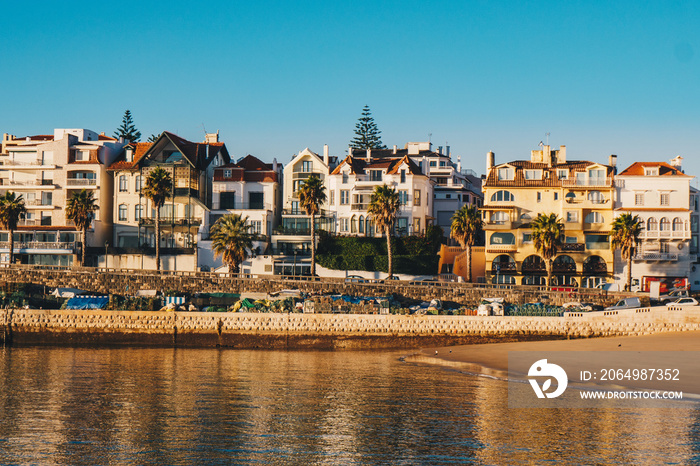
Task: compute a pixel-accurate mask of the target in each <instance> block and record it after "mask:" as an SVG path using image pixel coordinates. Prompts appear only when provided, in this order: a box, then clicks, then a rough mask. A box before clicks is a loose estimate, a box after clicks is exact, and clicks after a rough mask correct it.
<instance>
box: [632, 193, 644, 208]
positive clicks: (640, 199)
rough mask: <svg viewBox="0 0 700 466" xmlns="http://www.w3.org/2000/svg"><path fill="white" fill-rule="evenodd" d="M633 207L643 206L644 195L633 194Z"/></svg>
mask: <svg viewBox="0 0 700 466" xmlns="http://www.w3.org/2000/svg"><path fill="white" fill-rule="evenodd" d="M634 205H644V193H635V195H634Z"/></svg>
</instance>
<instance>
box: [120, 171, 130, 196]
mask: <svg viewBox="0 0 700 466" xmlns="http://www.w3.org/2000/svg"><path fill="white" fill-rule="evenodd" d="M128 190H129V181H128V180H127V179H126V175H121V176H120V177H119V192H120V193H125V192H127V191H128Z"/></svg>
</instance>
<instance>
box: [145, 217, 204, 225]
mask: <svg viewBox="0 0 700 466" xmlns="http://www.w3.org/2000/svg"><path fill="white" fill-rule="evenodd" d="M155 224H156V219H155V218H154V217H141V218H140V219H139V225H140V226H148V225H155ZM160 224H161V225H168V226H190V227H196V226H199V225H201V224H202V220H201V219H199V218H191V217H162V218H161V219H160Z"/></svg>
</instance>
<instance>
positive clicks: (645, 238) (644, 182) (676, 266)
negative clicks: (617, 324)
mask: <svg viewBox="0 0 700 466" xmlns="http://www.w3.org/2000/svg"><path fill="white" fill-rule="evenodd" d="M681 161H682V158H681V157H676V158H675V159H673V160H671V163H670V164H669V163H666V162H635V163H633V164H632V165H630V166H629V167H628V168H626V169H625V170H624V171H622V172H621V173H620V174H619V175H617V176H616V177H615V187H616V190H617V202H616V204H615V215H616V216H617V215H619V214H621V213H631V214H633V215H638V216H639V218H640V219H641V220H642V221H643V222H644V231H643V232H642V235H641V238H642V241H641V243H640V245H639V247H638V252H637V254H636V256H635V257H634V258H633V261H632V278H633V282H634V283H638V284H639V287H640V289H641V290H642V291H649V283H650V282H652V281H661V282H662V285H661V290H662V292H663V291H665V290H666V289H670V288H674V287H684V286H687V284H688V279H689V277H690V273H691V268H692V264H693V262H695V261H696V260H697V224H696V226H695V227H694V228H695V231H694V232H693V231H692V230H693V227H692V225H691V213H692V211H691V200H692V196H693V195H691V192H690V181H691V180H692V179H693V177H692V176H690V175H686V174H685V173H683V171H682V170H681ZM696 218H697V217H696ZM693 237H695V242H696V243H695V247H694V248H693V247H692V239H693ZM615 261H616V264H615V278H616V281H617V282H618V283H619V284H620V286H621V287H622V286H623V285H624V284H625V280H626V276H627V271H626V269H627V264H626V261H622V260H621V258H620V254H619V252H618V253H616V258H615Z"/></svg>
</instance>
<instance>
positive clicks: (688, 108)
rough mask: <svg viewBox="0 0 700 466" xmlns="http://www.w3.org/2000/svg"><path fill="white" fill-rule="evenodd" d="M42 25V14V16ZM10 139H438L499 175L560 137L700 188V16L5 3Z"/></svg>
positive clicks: (417, 6)
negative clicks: (377, 134)
mask: <svg viewBox="0 0 700 466" xmlns="http://www.w3.org/2000/svg"><path fill="white" fill-rule="evenodd" d="M30 10H31V11H30ZM3 18H4V21H3V28H2V30H0V39H1V43H0V76H2V77H1V78H0V82H2V89H3V91H4V92H3V99H2V111H1V112H0V123H1V124H0V126H1V127H2V128H0V131H1V132H8V133H11V134H15V135H18V136H23V135H27V134H39V133H46V132H51V131H52V129H53V128H54V127H86V128H90V129H93V130H95V131H105V132H107V133H108V134H111V133H113V131H114V130H115V129H116V127H117V126H118V125H119V124H120V122H121V117H122V115H123V113H124V110H125V109H127V108H129V109H131V111H132V112H133V114H134V117H135V121H136V124H137V127H138V128H139V129H140V130H141V131H142V133H143V134H144V136H147V135H149V134H151V133H159V132H161V131H163V130H169V131H173V132H176V133H178V134H180V135H181V136H183V137H186V138H188V139H192V140H201V139H203V133H204V130H203V127H205V128H206V130H207V131H210V132H212V131H216V130H217V129H218V130H220V134H221V137H222V140H223V141H224V142H226V144H227V146H228V147H229V150H230V151H231V152H232V153H233V154H235V155H236V156H242V155H245V154H247V153H251V154H253V155H256V156H258V157H260V158H261V159H263V160H266V161H271V160H272V158H273V157H276V158H277V159H278V160H279V161H281V162H286V161H288V160H289V158H290V157H291V155H292V154H293V153H296V152H298V151H299V150H301V149H303V148H304V147H307V146H308V147H310V148H311V149H312V150H315V151H317V152H318V151H321V150H322V147H323V144H324V143H326V144H329V145H330V148H331V153H332V154H335V155H341V156H342V155H343V153H344V151H346V149H347V145H348V142H349V141H350V139H351V138H352V136H353V129H354V125H355V122H356V120H357V118H358V117H359V116H360V113H361V110H362V107H363V106H364V105H365V104H367V105H369V106H370V107H371V108H372V113H373V115H374V117H375V119H376V121H377V123H378V125H379V128H380V129H381V130H382V133H383V134H382V136H383V141H384V143H385V144H387V145H389V146H391V145H393V144H397V145H399V146H403V145H404V144H405V143H406V142H407V141H424V140H427V139H428V135H429V134H432V141H433V143H434V144H435V145H445V144H446V143H447V144H449V145H450V146H451V148H452V153H453V154H454V155H458V154H459V155H461V156H462V161H463V165H464V166H468V167H471V168H473V169H474V170H475V171H477V172H483V170H484V166H485V154H486V152H487V151H489V150H493V151H495V152H496V161H497V163H501V162H505V161H508V160H514V159H522V158H527V157H528V156H529V151H530V150H532V149H536V148H537V144H538V143H539V142H540V141H541V140H543V139H545V133H551V136H550V143H551V144H552V145H553V146H558V145H560V144H566V146H567V153H568V157H569V159H574V158H575V159H590V160H594V161H601V162H602V161H606V160H607V157H608V155H609V154H613V153H614V154H617V155H618V156H619V159H618V160H619V164H620V165H624V166H627V165H629V164H631V163H632V162H634V161H638V160H668V159H670V158H672V157H674V156H676V155H679V154H680V155H682V156H683V157H685V163H684V168H685V169H686V172H687V173H690V174H694V175H695V174H698V175H700V158H699V157H698V151H699V150H698V147H699V144H698V142H699V141H698V139H699V138H698V134H699V132H698V129H699V128H700V90H699V85H700V79H698V78H699V77H700V66H699V63H700V62H699V60H700V56H698V54H699V53H700V28H698V27H697V25H698V24H700V2H692V1H688V2H675V1H673V2H672V1H665V2H662V1H659V2H646V1H634V2H631V1H630V2H626V1H619V2H610V3H609V2H591V1H586V2H584V1H566V2H545V1H539V2H535V1H521V2H505V1H454V2H450V1H433V2H417V1H410V0H407V1H376V0H375V1H353V2H328V1H324V2H320V1H319V2H316V1H298V2H271V1H257V2H236V1H233V2H208V3H207V4H198V3H196V2H179V1H171V2H164V3H155V2H148V1H141V2H134V1H123V2H119V3H115V4H108V3H107V2H58V3H54V2H43V3H42V2H35V3H34V4H32V7H28V6H27V4H22V3H21V2H11V3H9V4H6V5H3Z"/></svg>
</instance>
